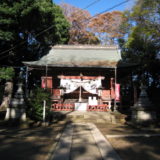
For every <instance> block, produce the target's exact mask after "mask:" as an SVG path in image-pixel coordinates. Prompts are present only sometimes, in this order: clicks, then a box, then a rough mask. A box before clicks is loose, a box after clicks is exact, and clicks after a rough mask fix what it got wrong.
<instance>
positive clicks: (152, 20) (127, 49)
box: [119, 0, 160, 86]
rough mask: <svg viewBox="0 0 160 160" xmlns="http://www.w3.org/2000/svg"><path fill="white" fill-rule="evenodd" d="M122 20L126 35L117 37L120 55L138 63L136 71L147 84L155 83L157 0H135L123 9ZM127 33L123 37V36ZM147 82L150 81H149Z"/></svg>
mask: <svg viewBox="0 0 160 160" xmlns="http://www.w3.org/2000/svg"><path fill="white" fill-rule="evenodd" d="M124 17H125V18H126V20H127V21H126V23H124V24H123V26H122V28H123V29H124V31H125V33H126V35H125V38H124V39H123V40H122V39H121V40H120V41H119V42H120V45H121V47H122V51H123V58H124V59H125V60H127V61H132V62H137V63H139V64H140V67H139V68H138V70H137V74H138V76H139V77H140V78H142V77H143V79H145V82H146V84H147V85H151V82H152V85H156V86H158V83H159V76H160V71H159V70H158V68H159V66H160V60H159V58H158V54H159V49H160V44H159V42H160V41H159V40H160V21H159V19H160V1H159V0H154V1H152V0H145V1H143V0H138V1H137V2H136V4H135V6H134V7H133V8H132V10H131V11H126V12H125V13H124ZM126 37H127V38H126ZM149 83H150V84H149Z"/></svg>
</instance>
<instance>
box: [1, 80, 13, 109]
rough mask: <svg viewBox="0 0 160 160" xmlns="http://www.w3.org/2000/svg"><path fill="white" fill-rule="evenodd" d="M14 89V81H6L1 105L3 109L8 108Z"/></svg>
mask: <svg viewBox="0 0 160 160" xmlns="http://www.w3.org/2000/svg"><path fill="white" fill-rule="evenodd" d="M12 91H13V82H12V81H7V82H6V83H5V88H4V95H3V100H2V103H1V106H0V108H1V109H4V110H6V109H7V108H8V107H9V104H10V101H11V97H12Z"/></svg>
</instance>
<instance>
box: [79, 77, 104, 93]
mask: <svg viewBox="0 0 160 160" xmlns="http://www.w3.org/2000/svg"><path fill="white" fill-rule="evenodd" d="M101 85H102V84H101V79H96V80H83V83H82V87H83V88H84V89H85V90H86V91H87V92H89V93H92V94H98V88H99V87H101Z"/></svg>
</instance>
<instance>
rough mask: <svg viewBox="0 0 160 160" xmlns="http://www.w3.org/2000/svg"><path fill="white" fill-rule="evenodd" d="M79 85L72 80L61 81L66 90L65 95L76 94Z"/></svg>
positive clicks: (76, 81)
mask: <svg viewBox="0 0 160 160" xmlns="http://www.w3.org/2000/svg"><path fill="white" fill-rule="evenodd" d="M79 81H80V80H79ZM79 84H80V83H78V80H75V81H72V80H71V79H61V81H60V86H61V87H63V88H64V93H71V92H74V91H75V90H76V89H77V88H78V87H79V86H80V85H79Z"/></svg>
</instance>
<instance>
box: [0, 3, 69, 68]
mask: <svg viewBox="0 0 160 160" xmlns="http://www.w3.org/2000/svg"><path fill="white" fill-rule="evenodd" d="M68 29H69V23H68V22H67V20H66V19H65V17H64V16H63V13H62V11H61V9H60V7H59V6H57V5H55V4H54V3H53V2H52V1H51V0H21V1H19V0H14V1H11V0H1V1H0V55H1V57H0V61H1V64H4V63H5V64H10V65H13V64H14V65H15V64H21V61H24V60H35V59H38V58H39V57H40V56H42V55H43V54H45V51H46V50H47V49H48V47H49V46H51V45H54V44H64V43H67V41H68V38H69V36H68ZM14 46H16V47H14ZM10 48H12V50H9V51H7V52H4V51H6V50H8V49H10Z"/></svg>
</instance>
